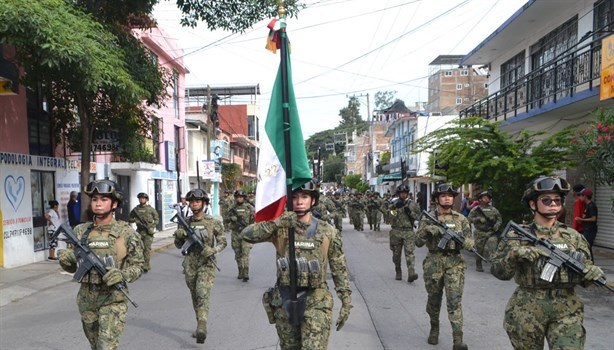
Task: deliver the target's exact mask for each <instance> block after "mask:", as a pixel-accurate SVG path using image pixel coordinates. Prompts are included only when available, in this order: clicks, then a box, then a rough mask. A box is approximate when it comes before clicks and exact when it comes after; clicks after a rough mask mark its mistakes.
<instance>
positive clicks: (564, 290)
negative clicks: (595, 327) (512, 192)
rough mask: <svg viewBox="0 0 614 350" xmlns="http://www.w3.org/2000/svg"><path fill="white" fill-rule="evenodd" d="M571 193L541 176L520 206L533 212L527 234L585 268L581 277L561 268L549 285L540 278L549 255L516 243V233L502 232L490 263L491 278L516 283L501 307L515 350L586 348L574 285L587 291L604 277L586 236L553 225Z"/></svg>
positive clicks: (564, 184) (529, 244)
mask: <svg viewBox="0 0 614 350" xmlns="http://www.w3.org/2000/svg"><path fill="white" fill-rule="evenodd" d="M569 189H570V186H569V183H568V182H567V181H566V180H565V179H563V178H559V177H553V176H544V177H539V178H537V179H535V180H533V181H532V182H531V184H530V185H529V187H528V188H527V189H526V190H525V192H524V194H523V196H522V202H523V204H524V205H525V206H527V207H529V208H530V209H531V212H532V213H533V222H531V223H530V224H529V225H528V226H527V227H526V230H527V231H531V232H532V233H533V234H534V235H535V236H536V237H537V238H538V239H541V240H547V241H549V242H551V243H552V244H554V245H555V246H556V247H557V248H558V249H560V250H562V251H563V252H564V253H566V254H569V255H575V256H578V259H579V260H580V261H581V262H583V263H584V271H583V275H582V274H578V273H575V272H573V271H570V270H569V269H568V268H567V267H566V266H565V265H563V266H561V267H560V268H559V269H558V270H557V271H556V272H555V273H554V275H553V277H552V280H551V281H548V280H545V279H542V278H541V276H542V272H543V270H544V269H545V268H546V266H547V264H546V262H547V261H546V259H547V257H546V256H544V255H547V254H546V253H545V252H544V251H543V250H542V249H539V248H538V247H536V246H535V245H534V244H533V243H532V242H528V241H522V240H519V239H518V234H517V233H516V232H509V233H506V237H503V239H502V241H501V243H500V244H499V246H498V248H497V252H496V253H495V255H494V257H493V259H492V266H491V270H490V271H491V272H492V274H493V275H494V276H495V277H497V278H499V279H501V280H509V279H511V278H512V277H513V278H514V280H515V281H516V284H518V287H517V288H516V291H515V292H514V294H513V295H512V297H511V298H510V300H509V302H508V303H507V307H506V308H505V319H504V322H503V326H504V328H505V330H506V332H507V335H508V336H509V338H510V342H511V343H512V346H513V347H514V349H543V348H544V340H545V339H546V340H547V341H548V345H549V347H550V348H551V349H583V348H584V341H585V339H586V330H585V329H584V327H583V325H582V322H583V320H584V305H583V303H582V300H581V299H580V298H579V297H578V296H577V295H576V292H575V286H577V285H582V286H584V287H586V286H587V285H588V284H589V283H590V282H592V281H594V280H597V279H599V278H601V277H603V276H604V273H603V271H602V270H601V269H600V268H599V267H598V266H595V265H594V264H593V262H592V261H591V259H590V250H589V248H588V243H587V242H586V239H585V238H584V236H582V235H581V234H579V233H578V232H577V231H576V230H574V229H572V228H570V227H568V226H567V225H565V224H563V223H561V222H559V221H557V217H558V215H559V213H560V211H561V209H562V207H563V202H564V200H565V196H566V195H567V193H568V192H569Z"/></svg>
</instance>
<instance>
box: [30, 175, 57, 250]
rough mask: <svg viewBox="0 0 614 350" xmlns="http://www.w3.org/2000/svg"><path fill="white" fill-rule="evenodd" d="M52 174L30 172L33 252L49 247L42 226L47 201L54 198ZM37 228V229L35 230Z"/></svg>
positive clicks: (47, 208)
mask: <svg viewBox="0 0 614 350" xmlns="http://www.w3.org/2000/svg"><path fill="white" fill-rule="evenodd" d="M53 175H54V173H52V172H43V171H36V170H32V171H31V172H30V186H31V189H32V226H33V227H34V233H33V236H34V251H38V250H43V249H46V248H48V247H49V242H48V241H47V235H46V234H45V233H46V232H45V229H44V226H45V225H46V220H45V213H46V212H47V210H49V201H50V200H52V199H55V200H57V198H56V197H55V179H54V176H53ZM37 228H38V229H37Z"/></svg>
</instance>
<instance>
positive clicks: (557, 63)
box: [459, 39, 601, 120]
mask: <svg viewBox="0 0 614 350" xmlns="http://www.w3.org/2000/svg"><path fill="white" fill-rule="evenodd" d="M600 74H601V39H599V40H595V41H593V42H591V43H589V44H587V45H584V46H582V47H580V48H578V49H576V50H575V51H573V52H567V53H565V54H563V55H560V56H558V57H556V58H555V59H553V60H551V61H549V62H548V63H546V64H544V65H542V66H541V67H538V68H537V69H535V70H533V71H532V72H530V73H528V74H526V75H524V76H522V77H520V78H518V79H517V80H516V81H515V82H513V83H512V84H510V85H508V86H506V87H505V88H503V89H501V90H499V91H497V92H495V93H493V94H492V95H489V96H488V97H486V98H485V99H482V100H480V101H477V102H476V103H474V104H472V105H471V106H469V107H467V108H465V109H463V110H462V111H460V113H459V115H460V118H464V117H475V116H479V117H483V118H485V119H494V120H499V119H500V118H502V120H506V119H507V118H508V117H515V116H517V115H518V114H519V113H527V112H529V111H530V110H532V109H535V108H540V107H542V106H543V105H545V104H547V103H556V102H557V101H558V100H559V99H561V98H565V97H571V96H573V95H574V94H576V93H577V92H578V91H585V90H592V89H593V87H594V86H595V85H599V80H600V77H601V76H600Z"/></svg>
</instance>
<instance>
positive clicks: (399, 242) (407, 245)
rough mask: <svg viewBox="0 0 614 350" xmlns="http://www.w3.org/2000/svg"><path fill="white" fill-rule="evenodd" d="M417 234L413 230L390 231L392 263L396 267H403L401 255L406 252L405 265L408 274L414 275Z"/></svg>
mask: <svg viewBox="0 0 614 350" xmlns="http://www.w3.org/2000/svg"><path fill="white" fill-rule="evenodd" d="M415 249H416V234H415V233H414V231H413V230H411V229H409V228H406V229H398V228H393V229H391V230H390V250H392V262H393V263H394V266H395V267H398V268H400V267H401V260H402V258H401V254H402V253H403V250H404V251H405V263H406V264H407V273H408V274H409V275H412V274H414V273H415V272H416V269H415V266H416V256H415V255H414V250H415Z"/></svg>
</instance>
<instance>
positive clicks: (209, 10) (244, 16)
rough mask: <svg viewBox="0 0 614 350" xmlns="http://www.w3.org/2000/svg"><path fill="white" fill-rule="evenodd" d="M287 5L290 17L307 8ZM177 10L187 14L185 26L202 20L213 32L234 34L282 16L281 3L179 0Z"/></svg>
mask: <svg viewBox="0 0 614 350" xmlns="http://www.w3.org/2000/svg"><path fill="white" fill-rule="evenodd" d="M284 6H285V8H286V11H287V15H288V16H290V17H293V16H296V15H297V14H298V12H299V10H301V9H302V8H304V7H305V6H304V5H301V4H298V0H286V1H284ZM177 7H178V8H179V9H180V10H181V12H182V13H183V17H182V18H181V24H182V25H184V26H190V27H196V25H197V24H198V21H204V22H205V24H206V25H207V28H209V29H211V30H216V29H223V30H228V31H231V32H243V31H245V30H246V29H247V28H250V27H251V26H252V25H254V23H257V22H259V21H261V20H263V19H267V18H272V17H275V16H277V14H278V13H277V11H278V1H277V0H259V1H250V0H224V1H210V0H177Z"/></svg>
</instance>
